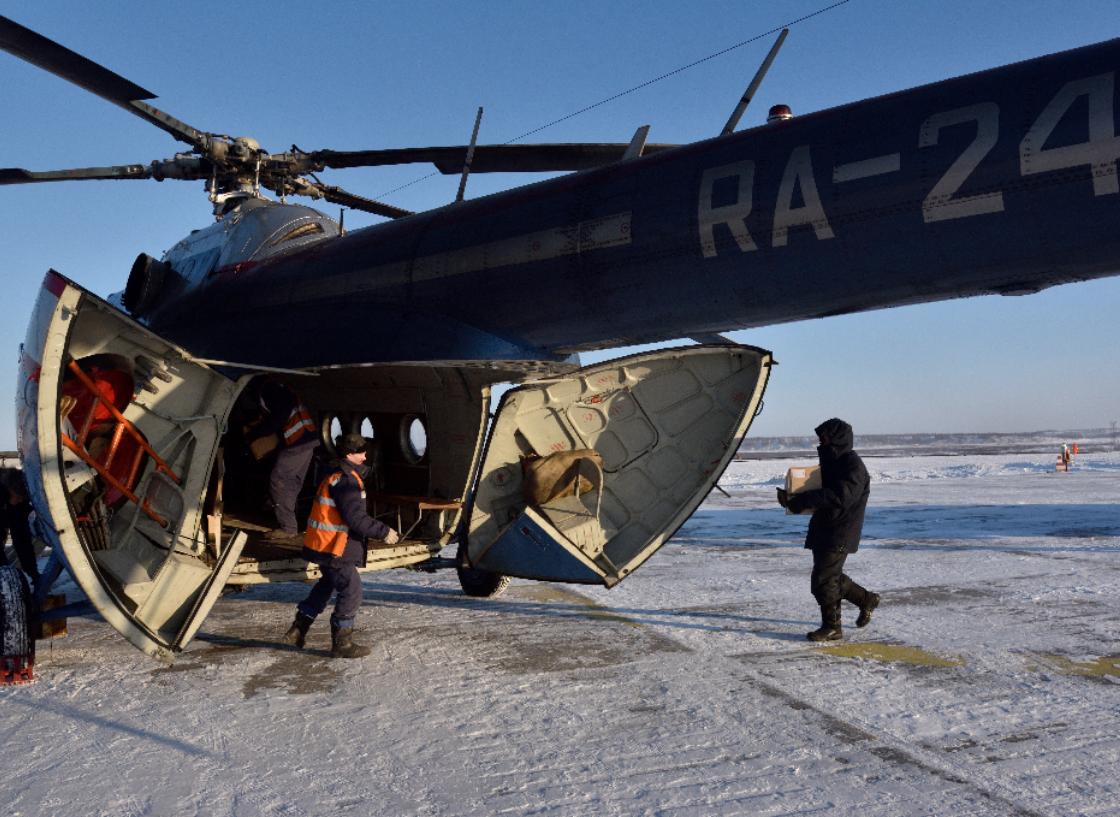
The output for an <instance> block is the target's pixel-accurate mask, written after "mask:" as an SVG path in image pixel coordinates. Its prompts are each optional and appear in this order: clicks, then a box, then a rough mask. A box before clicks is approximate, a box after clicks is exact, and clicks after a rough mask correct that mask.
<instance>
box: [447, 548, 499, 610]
mask: <svg viewBox="0 0 1120 817" xmlns="http://www.w3.org/2000/svg"><path fill="white" fill-rule="evenodd" d="M455 561H456V563H457V564H456V566H455V572H456V573H458V574H459V586H460V587H462V588H463V592H464V593H466V594H467V595H468V596H474V597H475V598H483V599H492V598H495V597H497V596H500V595H502V593H504V592H505V590H506V588H507V587H509V581H510V579H509V576H503V575H502V574H501V573H491V572H490V571H489V570H480V569H479V568H477V567H467V543H466V542H459V549H458V550H457V551H456V552H455Z"/></svg>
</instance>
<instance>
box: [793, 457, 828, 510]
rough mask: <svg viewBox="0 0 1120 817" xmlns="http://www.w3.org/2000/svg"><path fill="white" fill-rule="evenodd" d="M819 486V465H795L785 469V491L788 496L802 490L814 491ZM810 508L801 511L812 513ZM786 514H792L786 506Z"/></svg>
mask: <svg viewBox="0 0 1120 817" xmlns="http://www.w3.org/2000/svg"><path fill="white" fill-rule="evenodd" d="M820 487H821V467H820V466H819V465H795V466H793V467H792V468H790V469H789V470H788V471H786V493H787V494H789V495H790V496H793V495H794V494H800V493H801V492H803V491H815V490H817V489H818V488H820ZM812 512H813V509H812V508H807V509H806V510H804V511H801V513H803V514H806V513H812ZM786 513H787V514H792V513H793V511H791V510H790V509H789V508H786Z"/></svg>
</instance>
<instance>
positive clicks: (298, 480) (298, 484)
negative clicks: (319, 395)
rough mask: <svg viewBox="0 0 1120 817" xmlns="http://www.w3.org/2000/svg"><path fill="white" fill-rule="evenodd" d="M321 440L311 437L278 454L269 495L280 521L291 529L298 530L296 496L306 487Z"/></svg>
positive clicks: (270, 478)
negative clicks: (305, 482)
mask: <svg viewBox="0 0 1120 817" xmlns="http://www.w3.org/2000/svg"><path fill="white" fill-rule="evenodd" d="M318 445H319V441H318V440H316V439H315V438H314V437H310V438H309V439H307V440H306V441H300V442H299V443H297V444H296V445H293V446H291V447H290V448H281V449H280V451H279V452H278V453H277V454H276V463H275V464H274V465H273V466H272V474H271V475H270V477H269V480H268V496H269V499H271V500H272V506H273V508H274V509H275V511H276V521H277V522H278V523H279V525H280V528H281V529H282V530H284V531H286V532H287V533H298V532H299V524H298V523H297V522H296V500H297V499H299V492H300V491H301V490H302V489H303V481H304V479H305V478H306V477H307V469H308V468H309V467H310V466H311V457H312V455H314V453H315V449H316V448H317V447H318Z"/></svg>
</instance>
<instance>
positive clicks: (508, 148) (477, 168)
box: [295, 142, 677, 174]
mask: <svg viewBox="0 0 1120 817" xmlns="http://www.w3.org/2000/svg"><path fill="white" fill-rule="evenodd" d="M627 147H628V144H627V143H621V142H620V143H609V142H607V143H591V142H573V143H570V144H551V145H550V144H544V145H477V146H476V147H475V149H474V157H473V159H472V161H471V173H497V172H521V171H550V170H590V169H591V168H594V167H600V166H602V165H606V164H610V163H612V162H617V161H619V160H621V159H622V157H623V155H624V154H625V153H626V148H627ZM675 147H677V145H664V144H652V145H646V146H645V150H644V151H643V154H642V155H644V156H649V155H650V154H653V153H658V152H659V151H662V150H669V149H670V148H675ZM295 155H296V157H297V159H299V160H300V161H307V162H309V163H310V165H311V167H315V166H319V167H332V168H342V167H369V166H375V165H398V164H411V163H415V162H431V163H433V164H434V165H435V166H436V167H437V168H438V169H439V171H440V172H441V173H447V174H451V173H461V172H462V170H463V163H464V162H466V159H467V146H466V145H456V146H451V147H428V148H394V149H388V150H349V151H344V150H316V151H312V152H310V153H306V154H295Z"/></svg>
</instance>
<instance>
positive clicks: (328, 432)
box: [319, 414, 342, 451]
mask: <svg viewBox="0 0 1120 817" xmlns="http://www.w3.org/2000/svg"><path fill="white" fill-rule="evenodd" d="M319 432H320V434H321V435H322V437H323V445H325V446H326V447H327V450H328V451H334V441H335V440H337V439H338V438H339V437H340V436H342V421H341V420H339V419H338V415H336V414H328V415H326V416H325V417H323V422H322V423H321V424H320V426H319Z"/></svg>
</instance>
